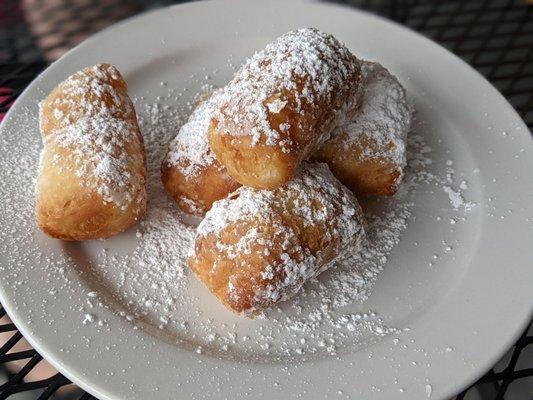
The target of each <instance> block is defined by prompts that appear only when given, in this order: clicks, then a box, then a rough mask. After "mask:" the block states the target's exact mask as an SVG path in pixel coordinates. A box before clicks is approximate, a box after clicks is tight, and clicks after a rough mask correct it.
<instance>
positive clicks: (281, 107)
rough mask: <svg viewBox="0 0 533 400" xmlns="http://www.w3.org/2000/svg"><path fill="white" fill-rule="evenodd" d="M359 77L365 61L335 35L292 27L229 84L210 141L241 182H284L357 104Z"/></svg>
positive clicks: (269, 185)
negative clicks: (361, 61)
mask: <svg viewBox="0 0 533 400" xmlns="http://www.w3.org/2000/svg"><path fill="white" fill-rule="evenodd" d="M360 82H361V76H360V65H359V61H358V60H357V58H356V57H355V56H354V55H353V54H352V53H350V51H349V50H348V49H347V48H346V47H345V46H344V45H342V44H341V43H340V42H338V41H337V40H336V39H335V38H333V37H332V36H331V35H327V34H325V33H322V32H320V31H318V30H316V29H301V30H297V31H292V32H289V33H287V34H285V35H283V36H281V37H280V38H278V39H277V40H276V41H275V42H273V43H271V44H269V45H268V46H267V47H266V48H265V49H264V50H263V51H261V52H259V53H257V54H255V55H254V56H253V57H252V58H250V59H249V60H248V61H247V63H245V65H244V66H243V67H242V68H241V69H240V70H239V71H238V72H237V74H236V75H235V77H234V79H233V80H232V81H231V82H230V83H229V84H228V85H227V86H226V87H225V88H224V91H223V96H224V99H223V101H222V102H221V105H220V107H219V108H218V112H217V113H216V114H215V116H214V118H213V120H212V123H211V125H210V127H209V143H210V146H211V149H212V150H213V152H214V153H215V154H216V157H217V159H218V160H219V161H220V162H221V163H222V164H223V165H224V166H225V167H226V168H227V170H228V173H229V174H230V175H231V176H232V177H233V178H235V180H237V181H238V182H239V183H241V184H243V185H246V186H251V187H254V188H263V189H264V188H266V189H273V188H276V187H279V186H281V185H283V184H285V183H287V182H288V181H289V180H290V179H291V178H292V177H293V176H294V174H295V171H296V169H297V167H298V165H299V164H300V162H302V161H303V160H305V159H307V158H308V157H309V156H310V155H311V154H312V153H313V152H314V151H315V150H316V149H317V148H318V146H319V145H320V144H321V143H322V142H323V141H324V140H326V139H327V138H328V136H329V134H330V133H331V131H332V130H333V128H334V127H335V126H336V125H337V124H338V123H339V121H340V119H341V117H342V116H344V115H345V114H346V113H350V110H351V109H353V108H355V107H356V104H357V100H358V99H357V97H358V95H359V88H360Z"/></svg>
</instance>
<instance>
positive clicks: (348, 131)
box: [312, 61, 411, 196]
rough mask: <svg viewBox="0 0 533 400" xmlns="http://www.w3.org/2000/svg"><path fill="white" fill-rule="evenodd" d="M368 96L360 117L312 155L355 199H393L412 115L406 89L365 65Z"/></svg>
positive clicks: (375, 66)
mask: <svg viewBox="0 0 533 400" xmlns="http://www.w3.org/2000/svg"><path fill="white" fill-rule="evenodd" d="M362 74H363V82H364V96H363V99H362V102H361V106H360V109H359V110H358V114H357V115H356V116H355V117H354V118H352V119H351V120H350V121H348V122H347V123H345V124H343V125H341V126H339V127H338V128H336V129H335V130H334V131H333V133H332V134H331V138H330V139H329V140H328V141H326V143H324V144H323V145H322V147H321V148H320V149H319V150H318V151H317V152H316V153H315V154H313V157H312V158H313V159H314V160H317V161H321V162H325V163H327V164H328V165H329V167H330V169H331V171H332V172H333V174H334V175H335V176H336V177H337V178H338V179H339V180H340V181H341V182H342V183H344V184H345V185H346V186H347V187H349V188H350V189H351V190H352V191H353V192H354V193H355V194H357V195H365V196H368V195H378V196H392V195H394V194H395V193H396V191H397V190H398V187H399V184H400V182H401V180H402V177H403V169H404V166H405V163H406V155H405V153H406V139H407V131H408V130H409V126H410V123H411V113H410V110H409V106H408V104H407V99H406V96H405V90H404V88H403V87H402V85H401V84H400V82H399V81H398V79H396V77H395V76H393V75H392V74H390V72H389V71H387V70H386V69H385V68H384V67H383V66H381V65H380V64H378V63H373V62H368V61H364V62H363V63H362Z"/></svg>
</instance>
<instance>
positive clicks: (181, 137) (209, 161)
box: [165, 90, 221, 178]
mask: <svg viewBox="0 0 533 400" xmlns="http://www.w3.org/2000/svg"><path fill="white" fill-rule="evenodd" d="M220 100H221V97H220V90H219V91H217V92H215V93H213V95H212V96H210V97H209V99H207V100H205V101H203V102H202V103H201V104H200V105H198V107H197V108H196V109H195V110H194V111H193V113H192V114H191V116H190V117H189V119H188V120H187V122H186V123H185V124H184V125H183V126H182V127H181V129H180V130H179V133H178V135H177V136H176V137H175V138H174V139H173V140H172V142H171V143H170V146H169V151H168V154H167V157H166V159H165V162H166V163H167V164H168V165H169V166H175V167H177V168H180V171H181V172H182V173H183V175H184V176H186V177H188V178H194V177H195V176H197V175H198V173H199V171H200V170H202V169H205V168H207V167H209V166H210V165H213V163H214V162H215V160H216V158H215V155H214V154H213V152H212V151H211V149H210V148H209V144H208V141H207V130H208V128H209V124H210V123H211V118H212V117H213V115H214V112H215V109H216V108H217V107H218V106H219V105H220Z"/></svg>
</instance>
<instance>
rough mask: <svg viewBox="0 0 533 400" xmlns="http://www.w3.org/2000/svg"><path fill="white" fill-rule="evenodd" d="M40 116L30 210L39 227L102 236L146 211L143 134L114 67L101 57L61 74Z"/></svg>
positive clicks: (67, 236)
mask: <svg viewBox="0 0 533 400" xmlns="http://www.w3.org/2000/svg"><path fill="white" fill-rule="evenodd" d="M40 122H41V134H42V137H43V142H44V148H43V151H42V154H41V163H40V170H39V176H38V179H37V189H36V196H37V205H36V215H37V221H38V224H39V226H40V227H41V229H42V230H43V231H44V232H45V233H47V234H48V235H50V236H52V237H55V238H58V239H63V240H75V241H77V240H87V239H100V238H107V237H109V236H112V235H115V234H117V233H119V232H121V231H123V230H124V229H126V228H127V227H129V226H130V225H132V224H133V223H135V221H137V220H138V219H139V218H140V217H141V216H142V215H143V214H144V212H145V209H146V162H145V156H144V148H143V142H142V136H141V133H140V131H139V127H138V125H137V119H136V115H135V110H134V108H133V105H132V103H131V100H130V99H129V97H128V94H127V85H126V82H125V81H124V79H123V78H122V76H121V75H120V73H119V72H118V71H117V70H116V68H114V67H112V66H110V65H108V64H100V65H96V66H94V67H89V68H86V69H84V70H83V71H80V72H78V73H76V74H74V75H72V76H71V77H69V78H68V79H66V80H65V81H64V82H62V83H61V84H60V85H59V86H58V87H57V88H55V89H54V90H53V91H52V92H51V93H50V95H49V96H48V97H47V98H46V99H45V100H44V101H43V103H42V104H41V117H40Z"/></svg>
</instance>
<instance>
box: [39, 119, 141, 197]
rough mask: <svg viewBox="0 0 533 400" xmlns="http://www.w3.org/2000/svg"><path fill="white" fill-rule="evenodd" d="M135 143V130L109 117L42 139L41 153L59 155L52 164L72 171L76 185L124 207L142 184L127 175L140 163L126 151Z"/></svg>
mask: <svg viewBox="0 0 533 400" xmlns="http://www.w3.org/2000/svg"><path fill="white" fill-rule="evenodd" d="M135 140H138V138H137V131H136V128H134V127H133V126H132V125H131V124H130V123H128V122H125V121H123V120H118V119H115V118H112V117H109V116H97V117H84V118H81V119H80V120H78V121H76V122H75V123H74V124H72V125H70V126H68V127H66V128H64V129H63V130H61V131H59V132H55V133H53V134H50V135H47V136H45V137H44V139H43V141H44V148H43V152H46V151H60V153H56V154H54V157H53V159H52V163H54V164H56V165H58V166H60V167H61V168H63V169H64V168H70V169H73V171H74V172H75V174H76V176H78V177H79V178H81V179H80V182H83V184H84V185H86V186H88V187H89V188H91V189H93V190H95V191H96V192H97V193H99V194H100V195H101V196H102V199H103V200H104V201H106V202H113V203H115V204H116V205H118V206H120V207H126V206H127V205H128V204H129V203H130V202H131V201H133V200H134V197H133V196H134V193H135V191H137V190H139V187H140V186H141V185H142V184H143V183H142V182H140V179H139V177H137V176H135V175H132V174H131V172H130V171H131V166H132V165H133V164H134V163H135V162H141V161H140V159H138V158H136V157H134V155H130V154H129V153H128V151H127V149H126V146H127V145H128V144H129V143H131V142H132V141H135ZM51 148H53V149H54V150H50V149H51ZM61 149H64V150H63V151H61ZM138 157H140V155H139V156H138ZM91 178H92V179H91Z"/></svg>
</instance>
